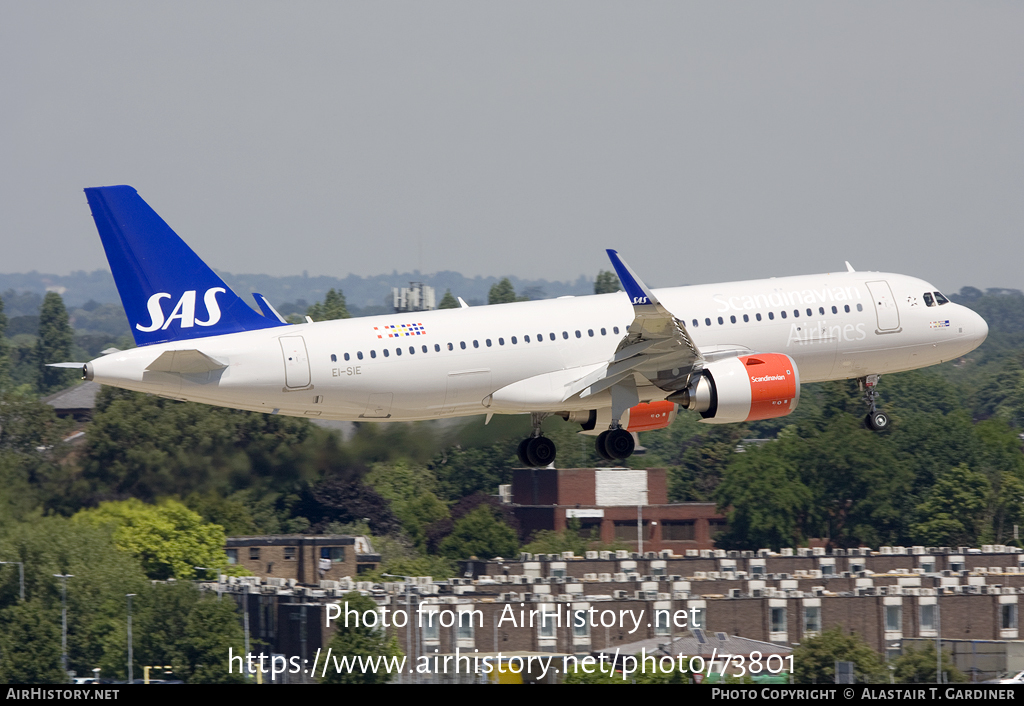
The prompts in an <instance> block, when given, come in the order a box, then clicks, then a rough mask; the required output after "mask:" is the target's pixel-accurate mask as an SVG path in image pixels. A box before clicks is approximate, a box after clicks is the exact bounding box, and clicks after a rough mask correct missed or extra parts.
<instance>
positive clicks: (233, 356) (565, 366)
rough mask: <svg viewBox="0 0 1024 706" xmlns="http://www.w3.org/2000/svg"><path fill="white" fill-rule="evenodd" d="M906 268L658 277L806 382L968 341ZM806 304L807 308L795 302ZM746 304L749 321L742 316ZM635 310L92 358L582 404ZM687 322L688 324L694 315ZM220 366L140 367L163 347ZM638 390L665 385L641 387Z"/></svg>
mask: <svg viewBox="0 0 1024 706" xmlns="http://www.w3.org/2000/svg"><path fill="white" fill-rule="evenodd" d="M934 291H935V287H933V286H931V285H930V284H928V283H927V282H924V281H923V280H920V279H916V278H913V277H907V276H904V275H895V274H887V273H877V272H842V273H835V274H823V275H807V276H800V277H785V278H777V279H765V280H755V281H747V282H730V283H724V284H710V285H697V286H689V287H676V288H670V289H660V290H655V293H656V295H657V297H658V298H659V299H660V301H661V303H662V304H663V305H664V306H665V308H666V309H668V310H669V311H670V312H672V313H673V314H674V315H675V316H676V317H677V318H679V319H681V320H682V321H683V322H684V323H685V325H686V327H687V330H688V331H689V333H690V336H691V337H692V339H693V341H694V342H695V343H696V345H697V347H698V348H699V349H700V351H701V353H703V354H704V355H705V356H712V355H714V354H715V353H716V352H723V353H724V352H726V351H729V350H737V351H756V352H761V353H773V352H774V353H785V354H788V355H789V356H791V357H792V358H793V360H794V361H796V364H797V367H798V369H799V373H800V380H801V382H803V383H808V382H819V381H823V380H836V379H842V378H857V377H863V376H865V375H870V374H883V373H892V372H898V371H901V370H911V369H914V368H922V367H925V366H929V365H935V364H937V363H941V362H943V361H946V360H950V359H952V358H956V357H959V356H962V355H964V354H965V353H967V352H969V351H971V350H973V349H974V348H976V347H977V346H978V345H980V343H981V342H982V341H983V340H984V339H985V336H986V335H987V334H988V326H987V325H986V324H985V321H984V320H983V319H982V318H981V317H980V316H978V315H977V314H975V313H974V312H972V311H971V310H969V309H967V308H965V307H962V306H959V305H956V304H953V303H947V304H944V305H941V306H939V305H935V306H928V305H927V304H926V300H925V298H924V297H923V295H924V294H925V293H926V292H927V293H929V294H931V293H932V292H934ZM808 312H810V313H808ZM744 317H746V318H744ZM632 321H633V309H632V306H631V305H630V302H629V299H628V297H627V296H626V295H625V294H624V293H621V292H619V293H616V294H603V295H594V296H583V297H563V298H560V299H553V300H545V301H534V302H522V303H515V304H502V305H497V306H480V307H471V308H462V309H450V310H439V311H427V312H417V313H411V314H394V315H388V316H375V317H365V318H358V319H344V320H339V321H325V322H319V323H312V324H308V323H307V324H299V325H296V326H283V327H280V328H272V329H265V330H260V331H251V332H244V333H235V334H230V335H222V336H211V337H209V338H200V339H193V340H191V341H186V342H178V343H163V344H156V345H151V346H146V347H143V348H136V349H132V350H127V351H121V352H118V353H114V354H111V355H108V356H105V357H102V358H98V359H96V360H94V361H92V362H91V363H90V364H89V366H90V371H91V374H92V379H94V380H96V381H98V382H101V383H103V384H107V385H114V386H117V387H123V388H128V389H132V390H140V391H144V392H151V393H155V394H158V395H163V396H166V397H172V398H176V399H182V400H192V401H196V402H204V403H208V404H214V405H219V406H224V407H233V408H238V409H247V410H255V411H260V412H272V413H278V414H286V415H293V416H315V417H320V418H324V419H342V420H354V421H358V420H366V421H373V420H377V421H384V420H391V421H408V420H421V419H436V418H439V417H458V416H466V415H474V414H486V413H489V412H493V413H507V414H516V413H524V412H563V411H579V410H588V409H594V408H600V407H603V406H608V405H609V404H610V400H609V398H608V396H607V393H603V394H601V393H599V394H597V395H594V396H592V397H588V398H584V399H580V398H579V396H578V395H569V396H568V397H567V396H566V390H568V389H570V387H571V384H572V383H573V382H574V381H577V380H579V379H580V378H582V377H584V376H585V375H587V374H589V373H592V372H593V371H595V370H598V369H600V368H601V367H603V366H604V365H605V364H606V363H607V362H608V360H609V359H610V358H611V357H612V355H613V354H614V352H615V349H616V346H617V345H618V344H619V342H620V341H621V340H622V338H623V336H624V335H625V334H626V331H627V328H628V326H629V325H630V323H631V322H632ZM695 322H696V323H695ZM184 350H198V351H200V352H201V353H203V354H205V355H206V356H208V357H210V358H212V359H215V360H216V361H218V362H219V363H220V364H222V365H224V366H226V367H223V368H222V369H218V370H213V371H208V372H196V373H189V372H184V373H182V372H159V371H155V370H147V367H149V366H150V365H151V364H152V363H153V361H154V360H155V359H156V358H157V357H158V356H160V355H161V354H162V353H164V352H166V351H184ZM639 392H640V399H641V401H647V400H652V399H663V398H664V397H665V396H666V395H667V394H668V393H667V392H663V391H661V390H659V389H657V388H655V387H653V386H641V388H640V390H639Z"/></svg>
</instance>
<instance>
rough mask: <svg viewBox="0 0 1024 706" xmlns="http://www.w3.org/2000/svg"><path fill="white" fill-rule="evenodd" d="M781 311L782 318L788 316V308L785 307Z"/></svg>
mask: <svg viewBox="0 0 1024 706" xmlns="http://www.w3.org/2000/svg"><path fill="white" fill-rule="evenodd" d="M779 313H780V314H782V318H786V310H785V309H783V310H782V311H780V312H779Z"/></svg>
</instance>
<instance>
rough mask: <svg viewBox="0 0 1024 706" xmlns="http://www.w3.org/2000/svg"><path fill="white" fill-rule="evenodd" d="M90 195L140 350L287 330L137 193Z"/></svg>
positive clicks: (109, 189) (114, 190)
mask: <svg viewBox="0 0 1024 706" xmlns="http://www.w3.org/2000/svg"><path fill="white" fill-rule="evenodd" d="M85 195H86V198H88V199H89V207H90V208H91V209H92V217H93V219H94V220H95V221H96V228H97V230H99V232H100V239H101V240H102V241H103V249H104V250H106V252H107V261H108V262H109V263H110V271H111V272H112V273H113V275H114V282H115V283H116V284H117V291H118V293H119V294H120V295H121V303H122V304H124V311H125V313H126V314H127V315H128V322H129V323H130V324H131V327H132V335H133V336H135V343H136V344H138V345H140V346H146V345H149V344H151V343H164V342H166V341H185V340H188V339H192V338H205V337H206V336H217V335H220V334H224V333H237V332H239V331H252V330H255V329H262V328H270V327H273V326H281V325H282V324H281V322H280V321H277V320H273V319H268V318H265V317H263V316H260V315H259V314H258V313H256V312H255V311H253V309H252V308H250V307H249V306H248V305H247V304H246V303H245V302H244V301H242V300H241V299H240V298H239V297H238V295H237V294H235V293H234V292H232V291H231V289H229V288H228V286H227V285H226V284H225V283H224V280H222V279H221V278H220V277H218V276H217V275H216V274H215V273H214V271H213V270H211V269H210V268H209V266H207V264H206V263H205V262H203V261H202V260H200V259H199V256H198V255H196V254H195V253H194V252H193V251H192V249H191V248H190V247H189V246H188V245H186V244H185V242H184V241H183V240H182V239H181V238H179V237H178V236H177V234H176V233H175V232H174V231H173V230H171V228H170V226H168V225H167V224H166V223H165V222H164V220H163V219H162V218H160V216H158V215H157V214H156V211H154V210H153V209H152V208H150V207H149V204H147V203H146V202H145V201H143V200H142V197H140V196H139V194H138V192H137V191H135V189H133V188H132V187H130V186H101V187H98V188H94V189H86V190H85Z"/></svg>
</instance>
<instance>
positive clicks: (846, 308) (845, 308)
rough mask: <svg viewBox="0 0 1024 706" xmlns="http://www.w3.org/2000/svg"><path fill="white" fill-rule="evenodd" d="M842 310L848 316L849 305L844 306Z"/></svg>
mask: <svg viewBox="0 0 1024 706" xmlns="http://www.w3.org/2000/svg"><path fill="white" fill-rule="evenodd" d="M843 310H844V311H845V312H846V313H847V314H849V313H850V305H849V304H847V305H846V306H844V307H843Z"/></svg>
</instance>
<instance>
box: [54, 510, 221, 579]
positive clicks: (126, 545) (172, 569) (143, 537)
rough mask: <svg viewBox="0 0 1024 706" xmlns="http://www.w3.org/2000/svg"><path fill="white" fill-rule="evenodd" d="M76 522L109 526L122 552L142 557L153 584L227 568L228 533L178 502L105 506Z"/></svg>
mask: <svg viewBox="0 0 1024 706" xmlns="http://www.w3.org/2000/svg"><path fill="white" fill-rule="evenodd" d="M72 519H73V520H74V521H76V522H78V523H81V524H90V525H93V526H96V527H104V526H111V527H112V528H113V533H114V534H113V537H114V542H115V543H116V544H117V546H118V548H120V549H122V550H124V551H126V552H128V553H129V554H131V555H133V556H136V557H138V558H139V560H140V561H141V562H142V567H143V569H144V570H145V572H146V575H147V576H149V577H150V578H152V579H167V578H171V577H172V576H173V577H174V578H177V579H190V578H193V577H195V575H196V571H195V568H194V567H196V566H203V567H207V568H211V569H217V568H220V567H226V566H227V563H228V562H227V555H226V554H225V553H224V544H225V537H224V528H223V527H221V526H220V525H211V524H206V523H204V522H203V520H202V517H201V516H200V515H199V514H198V513H195V512H193V511H192V510H189V509H188V508H187V507H185V506H184V505H182V504H181V503H179V502H177V501H175V500H164V501H163V502H162V503H160V504H159V505H155V506H154V505H146V504H145V503H143V502H142V501H141V500H137V499H135V498H132V499H130V500H124V501H121V502H107V503H102V504H101V505H100V506H99V507H98V508H95V509H92V510H82V511H80V512H79V513H77V514H76V515H75V516H74V518H72Z"/></svg>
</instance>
